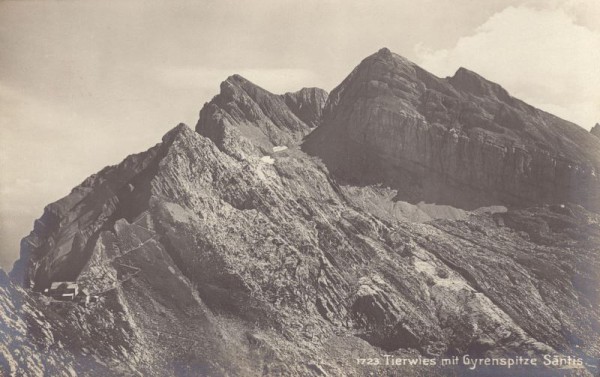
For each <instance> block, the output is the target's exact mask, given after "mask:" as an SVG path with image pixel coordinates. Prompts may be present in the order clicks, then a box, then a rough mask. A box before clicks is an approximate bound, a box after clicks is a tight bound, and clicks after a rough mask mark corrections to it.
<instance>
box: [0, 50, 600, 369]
mask: <svg viewBox="0 0 600 377" xmlns="http://www.w3.org/2000/svg"><path fill="white" fill-rule="evenodd" d="M599 147H600V140H599V139H597V138H594V137H592V136H590V135H589V133H587V132H586V131H585V130H583V129H580V128H579V127H578V126H576V125H573V124H571V123H568V122H566V121H563V120H560V119H558V118H556V117H554V116H552V115H550V114H547V113H544V112H542V111H540V110H537V109H535V108H533V107H531V106H529V105H527V104H525V103H523V102H522V101H519V100H517V99H515V98H513V97H511V96H510V95H509V94H508V93H507V92H506V91H505V90H504V89H502V88H501V87H500V86H499V85H497V84H494V83H491V82H489V81H487V80H485V79H483V78H482V77H480V76H479V75H477V74H475V73H473V72H470V71H468V70H466V69H460V70H459V71H457V73H456V74H455V75H454V76H453V77H451V78H446V79H441V78H438V77H436V76H434V75H432V74H430V73H428V72H426V71H425V70H423V69H421V68H419V67H418V66H416V65H415V64H413V63H411V62H410V61H408V60H406V59H404V58H402V57H400V56H399V55H396V54H394V53H392V52H390V51H389V50H387V49H382V50H380V51H379V52H377V53H376V54H374V55H371V56H369V57H367V58H366V59H365V60H363V62H361V63H360V64H359V66H358V67H357V68H355V69H354V70H353V72H352V73H351V74H350V75H349V76H348V77H347V78H346V79H345V80H344V81H343V82H342V83H341V84H340V85H339V86H338V87H337V88H335V89H334V90H333V91H332V92H331V94H330V95H327V93H326V92H325V91H323V90H321V89H317V88H305V89H301V90H299V91H297V92H293V93H286V94H283V95H277V94H273V93H270V92H269V91H267V90H265V89H262V88H260V87H259V86H257V85H255V84H253V83H251V82H250V81H248V80H246V79H244V78H242V77H241V76H238V75H234V76H231V77H229V78H227V79H226V80H225V81H224V82H223V83H222V84H221V88H220V93H219V94H218V95H217V96H215V97H214V98H213V99H212V100H211V101H210V102H209V103H207V104H205V105H204V107H203V108H202V110H201V111H200V119H199V121H198V123H197V125H196V127H195V130H192V129H191V128H189V127H188V126H186V125H183V124H180V125H178V126H177V127H175V128H174V129H173V130H171V131H169V132H168V133H167V134H166V135H165V136H164V137H163V139H162V142H161V143H159V144H157V145H156V146H154V147H152V148H150V149H149V150H148V151H145V152H142V153H139V154H135V155H131V156H128V157H127V158H126V159H125V160H124V161H123V162H121V163H120V164H118V165H115V166H109V167H106V168H104V169H103V170H101V171H100V172H98V173H96V174H94V175H92V176H90V177H89V178H87V179H86V180H85V181H84V182H82V183H81V184H80V185H79V186H77V187H75V188H74V189H73V190H72V191H71V193H70V194H69V195H67V196H66V197H64V198H62V199H60V200H59V201H57V202H55V203H52V204H49V205H48V206H47V207H46V208H45V209H44V213H43V215H42V216H41V217H40V219H38V220H36V222H35V224H34V229H33V230H32V231H31V233H30V234H29V235H28V236H27V237H25V238H24V239H23V241H22V243H21V255H20V259H19V260H18V261H17V262H16V263H15V265H14V268H13V270H12V271H11V273H10V280H9V279H8V278H7V276H6V275H4V274H3V273H0V291H2V292H1V293H2V294H0V340H1V341H0V368H3V369H2V372H6V374H7V375H24V376H29V375H31V376H34V375H41V374H48V375H86V376H87V375H97V376H106V375H107V374H109V373H113V374H115V375H144V376H164V375H174V376H197V375H207V376H272V375H282V376H323V375H331V376H342V375H356V376H358V375H368V374H378V375H383V374H394V373H398V369H397V368H398V366H393V367H392V366H389V365H388V366H386V365H384V364H380V365H370V364H371V363H367V362H366V361H365V362H362V361H360V360H380V358H382V357H383V356H382V355H392V356H393V358H394V359H400V360H424V359H427V360H441V359H440V358H442V357H450V356H455V355H465V354H469V355H471V356H472V357H484V356H486V357H515V356H522V357H529V358H531V357H539V358H540V359H541V358H542V357H543V356H542V355H554V356H556V357H561V358H566V357H567V356H572V357H574V358H575V357H577V359H578V360H580V361H581V363H580V364H577V365H574V366H572V367H569V368H554V367H539V368H537V369H536V368H534V369H533V370H532V369H518V368H517V372H523V374H530V373H531V374H535V375H556V376H563V375H573V376H575V375H591V373H592V372H593V369H592V368H593V365H594V362H595V360H596V359H597V358H598V357H599V356H600V346H599V345H598V341H597V340H598V339H600V328H599V327H598V323H600V311H599V309H598V308H599V303H600V290H599V289H598V287H600V275H599V271H600V255H599V254H598V252H597V250H598V245H600V225H599V224H600V215H598V213H597V211H598V207H597V202H594V198H597V195H598V191H597V187H598V179H597V177H596V172H597V171H598V167H599V166H600V164H599V159H598V153H599V150H600V148H599ZM594 211H596V212H594ZM0 272H1V271H0ZM61 282H69V284H68V286H71V287H78V289H80V291H81V292H85V295H88V296H89V297H98V299H97V301H96V302H91V301H90V302H89V303H85V304H83V303H82V302H81V300H80V301H79V303H77V302H76V301H73V300H71V299H70V298H69V297H68V295H67V298H66V299H63V300H56V295H55V296H52V295H49V294H48V291H46V290H47V289H53V288H52V287H53V286H57V285H60V284H53V283H61ZM50 296H52V297H50ZM53 297H54V298H53ZM73 299H74V297H73ZM381 360H383V359H381ZM479 368H480V369H478V370H479V371H484V372H486V371H487V372H490V373H492V372H493V373H496V375H507V373H509V372H510V374H513V372H515V370H514V369H502V370H500V372H498V370H493V367H489V368H491V369H486V368H488V367H486V366H483V365H482V366H480V367H479ZM466 372H467V370H466V367H464V366H460V365H458V366H442V365H440V364H437V365H435V366H431V365H424V364H422V363H421V362H419V363H418V364H417V365H413V366H410V365H404V366H402V371H401V373H402V375H405V376H425V375H427V376H443V375H448V374H454V375H464V374H465V373H466ZM505 372H506V373H505Z"/></svg>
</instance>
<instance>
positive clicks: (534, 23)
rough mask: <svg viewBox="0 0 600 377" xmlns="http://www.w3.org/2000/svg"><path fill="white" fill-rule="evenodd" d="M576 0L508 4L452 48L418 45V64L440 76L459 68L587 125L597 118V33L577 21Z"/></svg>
mask: <svg viewBox="0 0 600 377" xmlns="http://www.w3.org/2000/svg"><path fill="white" fill-rule="evenodd" d="M575 3H577V2H568V3H565V6H563V7H554V8H552V9H536V8H533V7H527V6H520V7H509V8H506V9H504V10H503V11H501V12H499V13H496V14H495V15H493V16H492V17H490V18H489V19H488V20H487V21H486V22H485V23H484V24H483V25H481V26H480V27H479V28H477V29H476V30H475V33H474V34H473V35H471V36H466V37H462V38H460V39H459V40H458V42H457V43H456V45H455V46H454V47H453V48H451V49H444V50H437V51H432V50H428V49H427V48H425V47H424V46H422V45H421V46H418V47H417V55H418V56H419V60H420V64H421V65H422V66H423V67H424V68H426V69H428V70H431V71H432V72H433V73H435V74H438V75H441V76H446V75H452V74H453V72H454V71H455V70H456V69H457V68H458V67H460V66H463V67H465V68H468V69H471V70H473V71H475V72H478V73H479V74H481V75H482V76H484V77H486V78H488V79H489V80H492V81H495V82H497V83H499V84H501V85H502V86H504V87H505V88H506V89H507V90H508V91H509V92H510V93H511V94H512V95H513V96H515V97H518V98H521V99H523V100H525V101H527V102H529V103H530V104H532V105H534V106H537V107H540V108H542V109H543V110H547V111H550V112H553V113H555V114H556V115H558V116H560V117H563V118H565V119H567V120H570V121H573V122H575V123H577V124H579V125H581V126H582V127H584V128H586V129H590V128H591V127H592V126H593V125H594V124H595V123H596V122H598V121H600V91H599V90H598V88H599V87H600V68H599V67H600V32H598V31H594V30H592V29H590V28H587V27H584V26H581V25H579V24H578V23H577V22H576V17H575V15H574V13H573V11H572V9H574V8H573V7H574V6H575V5H574V4H575ZM567 5H568V7H567ZM577 9H580V8H577Z"/></svg>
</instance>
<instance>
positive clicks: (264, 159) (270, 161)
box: [260, 156, 275, 165]
mask: <svg viewBox="0 0 600 377" xmlns="http://www.w3.org/2000/svg"><path fill="white" fill-rule="evenodd" d="M260 160H261V161H262V162H265V163H267V164H271V165H273V164H274V163H275V159H274V158H273V157H271V156H263V157H261V158H260Z"/></svg>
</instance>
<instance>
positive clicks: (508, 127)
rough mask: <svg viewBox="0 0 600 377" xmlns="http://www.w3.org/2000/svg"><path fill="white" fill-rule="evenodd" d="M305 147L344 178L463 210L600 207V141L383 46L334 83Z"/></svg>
mask: <svg viewBox="0 0 600 377" xmlns="http://www.w3.org/2000/svg"><path fill="white" fill-rule="evenodd" d="M323 112H324V115H323V120H322V125H321V127H319V128H318V129H317V130H316V131H315V132H313V133H312V134H311V135H310V136H309V138H308V140H307V142H306V143H305V144H304V149H305V150H306V151H307V152H308V153H310V154H313V155H316V156H319V157H321V158H322V159H323V161H324V162H325V164H326V165H327V167H328V169H329V170H330V171H331V172H332V173H334V174H335V175H336V176H337V177H338V179H340V180H343V181H344V182H348V183H351V184H354V185H358V186H363V185H370V184H374V183H383V184H384V185H386V186H389V187H392V188H394V189H397V190H398V192H399V193H398V197H399V198H401V199H403V200H407V201H409V202H413V203H418V202H420V201H425V202H427V203H437V204H449V205H452V206H455V207H459V208H465V209H475V208H477V207H482V206H488V205H496V204H503V205H506V206H520V207H522V206H528V205H535V204H540V203H555V204H560V203H565V202H573V203H577V204H581V205H583V206H585V207H586V208H590V209H593V210H595V211H598V210H600V197H599V193H600V179H599V178H600V176H599V174H598V171H599V169H600V140H598V139H596V138H590V137H589V134H588V132H586V131H585V130H584V129H582V128H581V127H578V126H577V125H575V124H572V123H569V122H567V121H564V120H561V119H559V118H557V117H555V116H553V115H551V114H548V113H545V112H543V111H541V110H538V109H536V108H534V107H532V106H530V105H527V104H526V103H524V102H522V101H520V100H518V99H516V98H513V97H511V96H510V95H509V94H508V93H507V92H506V90H504V89H503V88H502V87H500V86H499V85H498V84H495V83H492V82H490V81H487V80H486V79H484V78H482V77H481V76H479V75H477V74H476V73H474V72H471V71H469V70H467V69H464V68H461V69H459V70H458V71H457V72H456V74H455V75H454V76H452V77H449V78H446V79H440V78H437V77H436V76H434V75H432V74H430V73H428V72H426V71H425V70H423V69H422V68H420V67H418V66H417V65H415V64H414V63H412V62H410V61H408V60H406V59H404V58H403V57H401V56H399V55H396V54H393V53H391V52H390V51H389V50H387V49H382V50H380V51H379V52H377V53H376V54H374V55H372V56H369V57H367V58H366V59H365V60H363V61H362V62H361V64H360V65H359V66H358V67H357V68H356V69H354V71H353V72H352V73H351V74H350V75H349V76H348V77H347V78H346V79H345V80H344V81H343V82H342V83H341V84H340V85H339V86H338V87H337V88H335V89H334V90H333V91H332V93H331V95H330V96H329V100H328V102H327V105H326V107H325V109H324V111H323Z"/></svg>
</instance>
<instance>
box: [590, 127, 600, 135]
mask: <svg viewBox="0 0 600 377" xmlns="http://www.w3.org/2000/svg"><path fill="white" fill-rule="evenodd" d="M590 132H591V133H592V135H594V136H596V137H598V138H600V123H596V125H595V126H594V127H592V129H591V130H590Z"/></svg>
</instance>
